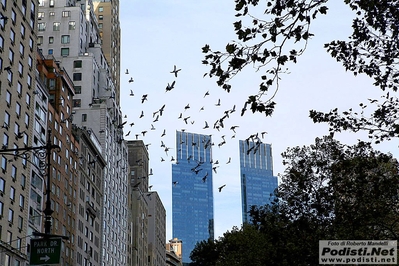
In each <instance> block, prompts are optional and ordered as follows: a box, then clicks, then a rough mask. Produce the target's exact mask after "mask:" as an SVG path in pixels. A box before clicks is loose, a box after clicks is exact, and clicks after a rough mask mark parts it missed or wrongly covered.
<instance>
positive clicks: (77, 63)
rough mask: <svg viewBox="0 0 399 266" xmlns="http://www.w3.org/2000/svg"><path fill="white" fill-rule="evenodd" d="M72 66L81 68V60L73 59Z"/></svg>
mask: <svg viewBox="0 0 399 266" xmlns="http://www.w3.org/2000/svg"><path fill="white" fill-rule="evenodd" d="M73 67H74V68H81V67H82V60H75V61H73Z"/></svg>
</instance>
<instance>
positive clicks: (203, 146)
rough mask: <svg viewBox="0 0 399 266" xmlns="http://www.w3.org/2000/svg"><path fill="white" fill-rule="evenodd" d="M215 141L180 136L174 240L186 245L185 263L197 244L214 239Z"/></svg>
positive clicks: (175, 174)
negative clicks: (213, 147)
mask: <svg viewBox="0 0 399 266" xmlns="http://www.w3.org/2000/svg"><path fill="white" fill-rule="evenodd" d="M211 146H212V140H211V136H209V135H200V134H195V133H188V132H180V131H177V132H176V151H177V154H176V160H177V162H176V164H173V165H172V184H171V185H172V224H173V225H172V228H173V232H172V233H173V237H176V238H178V239H180V240H181V241H182V243H183V247H184V248H183V255H182V260H183V263H189V262H190V258H189V256H190V252H191V251H192V250H193V248H194V247H195V244H196V243H197V242H199V241H202V240H207V239H209V238H211V239H213V238H214V215H213V184H212V151H211Z"/></svg>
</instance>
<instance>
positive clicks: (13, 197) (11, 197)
mask: <svg viewBox="0 0 399 266" xmlns="http://www.w3.org/2000/svg"><path fill="white" fill-rule="evenodd" d="M10 200H11V201H14V200H15V188H14V187H10Z"/></svg>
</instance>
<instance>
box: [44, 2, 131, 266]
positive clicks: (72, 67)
mask: <svg viewBox="0 0 399 266" xmlns="http://www.w3.org/2000/svg"><path fill="white" fill-rule="evenodd" d="M117 2H118V1H111V5H112V6H113V7H115V8H113V9H112V17H113V22H114V23H113V24H109V25H108V26H109V27H111V26H113V25H117V27H119V10H118V3H117ZM100 5H101V3H98V5H97V4H96V9H99V8H100ZM94 7H95V6H94V3H93V1H92V0H86V1H77V0H60V1H58V0H57V1H54V0H40V1H39V13H38V17H39V20H38V33H37V38H38V45H39V48H40V50H41V52H42V53H43V54H44V55H45V56H48V55H52V56H54V57H55V59H56V61H57V62H58V64H59V65H60V66H62V67H63V68H64V69H66V71H67V72H68V74H69V76H70V77H71V79H72V81H73V84H74V91H75V95H74V98H73V104H72V108H73V111H74V112H75V114H74V120H73V126H74V127H75V128H78V129H81V130H85V131H87V132H90V138H92V139H93V140H94V141H93V144H94V145H95V146H96V147H95V148H96V149H97V150H98V151H99V153H100V155H101V156H102V157H103V158H104V161H105V162H106V165H105V167H104V169H103V178H102V184H101V190H102V191H101V195H102V202H101V208H100V209H101V214H98V213H97V214H96V215H95V219H94V221H93V224H95V223H96V222H97V221H98V222H99V224H100V226H101V227H102V229H101V230H100V231H102V238H101V240H100V248H99V250H100V253H101V254H100V259H99V261H100V262H99V264H100V265H126V263H127V237H128V236H127V233H128V230H127V228H128V221H127V219H128V211H127V201H128V178H127V177H128V165H127V155H128V153H127V147H126V144H125V142H124V140H123V121H122V113H121V108H120V106H119V100H118V99H119V87H118V86H117V85H116V84H118V82H119V66H118V64H119V59H118V60H117V61H112V58H119V55H118V54H117V53H119V50H118V49H117V50H114V54H112V56H111V61H112V64H110V63H109V62H108V61H107V58H106V57H105V55H104V52H103V49H102V39H101V37H102V36H104V35H102V36H101V30H100V28H99V20H100V17H99V15H98V16H97V15H96V14H95V8H94ZM102 18H103V19H105V17H102ZM104 26H105V25H104V24H102V27H104ZM108 26H107V27H108ZM111 65H112V67H111ZM82 178H83V177H81V179H82ZM81 182H82V181H81ZM83 183H84V182H83ZM86 185H87V183H85V185H84V186H86ZM94 189H95V190H96V188H94ZM79 191H80V190H79ZM82 191H83V192H84V193H82V195H79V196H84V198H85V199H84V200H83V201H84V202H85V203H84V206H82V207H83V209H81V210H83V211H81V212H79V213H78V219H85V218H86V217H88V219H89V214H90V207H92V206H90V204H88V205H86V196H87V193H86V192H85V191H86V187H84V188H82ZM96 193H97V192H95V193H94V194H95V195H97V194H96ZM83 194H84V195H83ZM90 195H92V194H91V192H90ZM93 200H94V202H93V204H96V200H97V199H96V198H95V197H92V196H90V201H93ZM77 230H78V233H79V234H85V230H86V229H85V227H84V226H83V228H82V227H78V228H77ZM94 230H95V229H94ZM91 233H93V235H94V232H91V231H90V228H89V231H88V234H89V236H90V234H91ZM93 239H95V238H93ZM82 241H83V242H82V243H83V251H84V252H85V254H82V258H83V257H84V258H88V259H89V262H90V263H96V264H95V265H97V261H95V257H94V256H95V252H90V247H91V246H90V245H91V243H87V245H86V244H85V242H84V240H82ZM93 241H94V240H93ZM93 247H95V245H94V246H93ZM87 254H89V255H87ZM83 255H84V256H83ZM80 257H81V256H80V255H79V254H76V258H80ZM82 261H83V262H82V264H81V260H80V259H79V260H77V259H75V262H76V264H75V265H83V264H84V263H85V261H84V259H82Z"/></svg>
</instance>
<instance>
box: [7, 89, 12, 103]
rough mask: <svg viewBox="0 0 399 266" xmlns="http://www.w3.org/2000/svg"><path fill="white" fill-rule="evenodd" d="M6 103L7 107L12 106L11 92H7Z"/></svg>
mask: <svg viewBox="0 0 399 266" xmlns="http://www.w3.org/2000/svg"><path fill="white" fill-rule="evenodd" d="M6 102H7V105H8V106H10V105H11V92H10V91H8V90H7V92H6Z"/></svg>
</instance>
